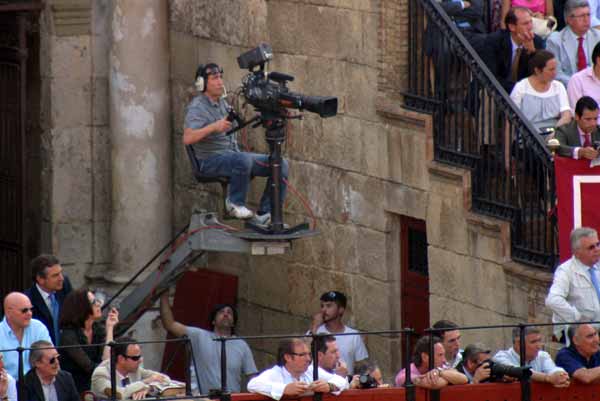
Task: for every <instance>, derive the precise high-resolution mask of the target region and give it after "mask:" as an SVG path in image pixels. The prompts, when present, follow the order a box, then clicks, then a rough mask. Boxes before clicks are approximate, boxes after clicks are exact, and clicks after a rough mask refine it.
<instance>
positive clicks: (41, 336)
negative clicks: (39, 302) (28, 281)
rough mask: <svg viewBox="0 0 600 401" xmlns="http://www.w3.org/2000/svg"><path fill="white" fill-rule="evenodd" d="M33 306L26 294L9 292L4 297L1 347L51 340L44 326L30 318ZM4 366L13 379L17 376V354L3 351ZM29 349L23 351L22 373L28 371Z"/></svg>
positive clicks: (23, 345)
mask: <svg viewBox="0 0 600 401" xmlns="http://www.w3.org/2000/svg"><path fill="white" fill-rule="evenodd" d="M32 310H33V306H32V305H31V301H30V300H29V298H27V296H26V295H25V294H23V293H20V292H11V293H10V294H8V295H7V296H6V297H5V298H4V319H3V320H2V322H0V344H1V346H2V349H6V350H9V349H16V348H17V347H23V348H29V347H31V344H33V343H34V342H36V341H40V340H44V341H51V340H50V334H49V333H48V329H47V328H46V326H44V325H43V324H42V322H40V321H39V320H36V319H33V318H32ZM3 354H4V368H5V369H6V371H7V372H8V373H9V374H10V375H11V376H12V377H14V378H15V379H17V378H18V377H19V370H18V369H19V354H18V353H17V351H4V352H3ZM29 369H30V365H29V350H26V351H25V352H23V374H26V373H27V372H29Z"/></svg>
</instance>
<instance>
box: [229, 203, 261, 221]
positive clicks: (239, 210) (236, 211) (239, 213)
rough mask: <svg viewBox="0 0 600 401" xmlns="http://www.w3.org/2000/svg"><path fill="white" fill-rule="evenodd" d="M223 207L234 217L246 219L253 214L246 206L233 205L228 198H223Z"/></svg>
mask: <svg viewBox="0 0 600 401" xmlns="http://www.w3.org/2000/svg"><path fill="white" fill-rule="evenodd" d="M225 209H226V210H227V213H229V214H230V215H231V216H233V217H235V218H236V219H241V220H247V219H250V218H252V216H254V213H253V212H252V210H250V209H248V208H247V207H246V206H239V205H234V204H233V203H231V201H229V198H227V199H225Z"/></svg>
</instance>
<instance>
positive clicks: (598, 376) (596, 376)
mask: <svg viewBox="0 0 600 401" xmlns="http://www.w3.org/2000/svg"><path fill="white" fill-rule="evenodd" d="M568 333H569V338H570V339H571V345H569V346H568V347H565V348H562V349H561V350H560V351H558V354H556V364H557V365H558V366H560V367H561V368H564V369H565V370H566V371H567V373H569V375H570V376H571V377H573V378H574V379H577V380H578V381H580V382H582V383H585V384H592V383H593V384H598V383H600V347H599V346H598V343H599V342H600V341H599V339H598V331H597V330H596V329H595V328H594V326H592V325H591V324H578V325H574V326H569V330H568Z"/></svg>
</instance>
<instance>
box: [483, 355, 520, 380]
mask: <svg viewBox="0 0 600 401" xmlns="http://www.w3.org/2000/svg"><path fill="white" fill-rule="evenodd" d="M484 363H487V364H488V366H489V368H490V378H489V379H488V380H486V381H488V382H499V381H502V380H503V379H504V376H507V377H512V378H514V379H519V380H521V379H529V378H530V377H531V368H530V367H529V366H511V365H503V364H501V363H498V362H494V361H492V360H491V359H486V360H485V361H483V362H481V363H480V364H479V366H481V365H483V364H484ZM479 366H478V367H479Z"/></svg>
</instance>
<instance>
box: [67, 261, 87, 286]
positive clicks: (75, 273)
mask: <svg viewBox="0 0 600 401" xmlns="http://www.w3.org/2000/svg"><path fill="white" fill-rule="evenodd" d="M61 267H62V268H63V273H64V274H65V275H66V276H68V277H69V280H70V281H71V285H72V286H73V288H82V287H84V286H85V284H86V278H85V276H86V273H87V271H88V269H89V268H90V265H89V264H87V263H72V264H71V263H69V264H67V263H64V262H63V261H62V259H61Z"/></svg>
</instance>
